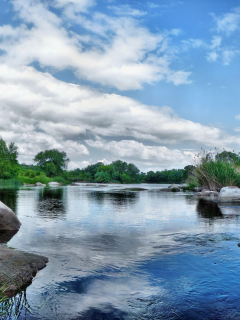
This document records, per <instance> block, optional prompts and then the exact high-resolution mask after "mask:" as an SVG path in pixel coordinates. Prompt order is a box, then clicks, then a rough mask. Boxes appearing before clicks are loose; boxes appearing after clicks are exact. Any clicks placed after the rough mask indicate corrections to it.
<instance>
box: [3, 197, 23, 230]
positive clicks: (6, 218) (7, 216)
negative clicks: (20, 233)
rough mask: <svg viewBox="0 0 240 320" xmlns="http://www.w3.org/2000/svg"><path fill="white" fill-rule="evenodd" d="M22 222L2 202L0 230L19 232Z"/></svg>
mask: <svg viewBox="0 0 240 320" xmlns="http://www.w3.org/2000/svg"><path fill="white" fill-rule="evenodd" d="M20 226H21V222H20V221H19V220H18V217H17V216H16V215H15V213H14V212H13V211H12V210H11V209H10V208H9V207H7V206H6V205H5V204H4V203H2V202H1V201H0V230H8V231H15V230H19V229H20Z"/></svg>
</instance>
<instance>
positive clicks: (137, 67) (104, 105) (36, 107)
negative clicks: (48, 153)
mask: <svg viewBox="0 0 240 320" xmlns="http://www.w3.org/2000/svg"><path fill="white" fill-rule="evenodd" d="M239 36H240V5H239V3H238V2H237V1H231V0H230V1H221V0H220V1H213V0H212V1H209V0H208V1H204V0H203V1H197V0H186V1H185V0H183V1H172V0H168V1H165V0H158V1H144V2H143V1H134V0H132V1H123V0H121V1H114V0H109V1H108V0H99V1H98V0H52V1H49V0H48V1H43V0H42V1H41V0H12V1H7V0H6V1H1V3H0V92H1V95H0V108H1V114H2V117H1V119H0V135H1V137H2V138H3V139H5V140H6V141H7V142H10V141H15V142H16V144H17V145H18V147H19V153H20V161H21V162H27V163H32V159H33V157H34V155H35V154H36V153H37V152H39V151H42V150H46V149H51V148H57V149H59V150H64V151H66V152H67V154H68V156H69V157H70V159H71V162H70V166H69V168H70V169H71V168H76V167H80V168H82V167H84V166H86V165H88V164H90V163H95V162H97V161H103V162H104V163H109V162H111V161H113V160H117V159H122V160H125V161H127V162H133V163H135V164H136V165H137V166H138V167H140V168H141V169H142V170H143V171H147V170H150V169H153V170H161V169H165V168H182V167H184V166H185V165H187V164H189V163H191V162H192V157H193V155H194V154H196V153H197V152H199V151H200V149H201V147H203V148H205V149H211V148H213V147H217V148H219V150H222V149H223V148H226V149H228V150H232V149H234V150H235V151H236V152H239V151H240V108H239V105H240V101H239V69H240V42H239Z"/></svg>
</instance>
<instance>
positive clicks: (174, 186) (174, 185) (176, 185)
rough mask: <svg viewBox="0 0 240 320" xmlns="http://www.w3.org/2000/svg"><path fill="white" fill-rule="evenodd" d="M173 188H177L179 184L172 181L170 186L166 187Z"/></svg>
mask: <svg viewBox="0 0 240 320" xmlns="http://www.w3.org/2000/svg"><path fill="white" fill-rule="evenodd" d="M173 188H177V189H179V184H175V183H173V184H172V185H171V186H169V187H168V189H173Z"/></svg>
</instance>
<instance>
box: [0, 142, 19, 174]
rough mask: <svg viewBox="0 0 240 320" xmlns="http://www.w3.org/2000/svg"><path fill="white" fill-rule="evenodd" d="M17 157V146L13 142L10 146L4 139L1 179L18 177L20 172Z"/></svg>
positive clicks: (1, 154)
mask: <svg viewBox="0 0 240 320" xmlns="http://www.w3.org/2000/svg"><path fill="white" fill-rule="evenodd" d="M17 156H18V151H17V146H16V145H15V144H14V143H13V142H11V143H10V144H9V146H8V145H7V144H6V142H5V141H4V140H3V139H0V179H10V178H14V177H16V176H17V174H18V171H19V166H18V162H17Z"/></svg>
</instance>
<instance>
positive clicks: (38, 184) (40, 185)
mask: <svg viewBox="0 0 240 320" xmlns="http://www.w3.org/2000/svg"><path fill="white" fill-rule="evenodd" d="M35 187H46V185H45V184H44V183H41V182H37V183H36V184H35Z"/></svg>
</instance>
